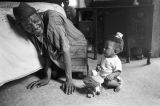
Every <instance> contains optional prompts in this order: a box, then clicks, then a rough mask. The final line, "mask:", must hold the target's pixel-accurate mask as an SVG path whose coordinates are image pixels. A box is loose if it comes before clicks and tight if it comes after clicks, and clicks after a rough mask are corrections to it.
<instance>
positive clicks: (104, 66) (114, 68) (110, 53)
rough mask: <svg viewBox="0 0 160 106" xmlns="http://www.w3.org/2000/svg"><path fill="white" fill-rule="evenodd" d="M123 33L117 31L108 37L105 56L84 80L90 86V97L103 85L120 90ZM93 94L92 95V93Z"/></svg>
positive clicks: (97, 92) (98, 91) (116, 90)
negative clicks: (120, 56) (120, 57)
mask: <svg viewBox="0 0 160 106" xmlns="http://www.w3.org/2000/svg"><path fill="white" fill-rule="evenodd" d="M122 37H123V34H122V33H120V32H117V33H116V34H115V35H114V36H113V37H111V38H109V39H107V40H106V41H105V45H104V51H103V56H102V57H101V60H100V62H99V63H98V65H97V67H96V69H94V70H92V71H91V76H88V77H86V78H85V79H84V80H83V82H84V84H85V85H86V86H87V88H88V94H87V96H88V97H92V96H93V97H94V95H95V94H97V95H99V94H100V92H101V85H102V84H103V85H104V86H105V87H107V88H110V87H111V88H113V89H114V91H115V92H118V91H119V90H120V88H121V86H122V80H121V78H120V74H121V71H122V63H121V60H120V59H119V57H118V55H117V54H118V53H120V52H122V51H123V45H124V42H123V39H122ZM90 94H91V95H92V96H91V95H90Z"/></svg>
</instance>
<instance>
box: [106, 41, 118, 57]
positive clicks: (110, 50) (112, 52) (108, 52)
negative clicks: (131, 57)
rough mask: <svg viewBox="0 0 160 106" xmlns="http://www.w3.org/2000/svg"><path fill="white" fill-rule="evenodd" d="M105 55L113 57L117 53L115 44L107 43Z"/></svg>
mask: <svg viewBox="0 0 160 106" xmlns="http://www.w3.org/2000/svg"><path fill="white" fill-rule="evenodd" d="M103 53H104V56H105V57H113V56H114V55H115V54H116V53H115V42H113V41H106V42H105V47H104V50H103Z"/></svg>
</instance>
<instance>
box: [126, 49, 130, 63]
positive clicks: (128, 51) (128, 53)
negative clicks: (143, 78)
mask: <svg viewBox="0 0 160 106" xmlns="http://www.w3.org/2000/svg"><path fill="white" fill-rule="evenodd" d="M130 57H131V53H130V48H129V47H128V49H127V58H126V63H130Z"/></svg>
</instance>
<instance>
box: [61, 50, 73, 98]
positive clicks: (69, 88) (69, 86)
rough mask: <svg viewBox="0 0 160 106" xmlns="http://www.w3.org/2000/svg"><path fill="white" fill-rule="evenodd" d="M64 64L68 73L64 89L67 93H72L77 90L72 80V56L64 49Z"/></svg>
mask: <svg viewBox="0 0 160 106" xmlns="http://www.w3.org/2000/svg"><path fill="white" fill-rule="evenodd" d="M63 56H64V65H65V74H66V83H64V84H63V85H62V89H63V90H64V92H65V93H66V94H68V95H69V94H72V93H73V92H74V90H75V86H74V85H73V82H72V66H71V65H72V64H71V56H70V52H69V50H68V51H64V54H63Z"/></svg>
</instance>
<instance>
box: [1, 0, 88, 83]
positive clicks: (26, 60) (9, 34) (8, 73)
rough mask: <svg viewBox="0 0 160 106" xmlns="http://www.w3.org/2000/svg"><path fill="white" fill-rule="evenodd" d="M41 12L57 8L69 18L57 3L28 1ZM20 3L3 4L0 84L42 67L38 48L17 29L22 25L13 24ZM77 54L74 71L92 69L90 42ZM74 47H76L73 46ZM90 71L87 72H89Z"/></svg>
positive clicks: (74, 56) (79, 49)
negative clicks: (14, 13) (88, 49)
mask: <svg viewBox="0 0 160 106" xmlns="http://www.w3.org/2000/svg"><path fill="white" fill-rule="evenodd" d="M27 3H28V4H29V5H31V6H32V7H34V8H36V9H37V10H38V11H39V12H43V11H45V10H48V9H52V10H56V11H58V12H60V13H61V14H63V15H64V16H65V17H66V14H65V12H64V10H63V8H62V7H61V6H59V5H57V4H54V3H46V2H32V3H31V2H27ZM18 5H19V2H1V3H0V48H1V49H0V85H3V84H5V83H7V82H10V81H13V80H16V79H20V78H22V77H25V76H27V75H30V74H32V73H35V72H37V71H38V70H39V69H41V68H42V66H41V64H40V62H39V59H38V55H37V51H36V48H35V47H34V45H33V44H32V43H31V41H30V40H29V39H27V38H26V37H25V36H26V35H25V34H26V33H24V31H23V30H20V29H19V30H20V31H18V32H17V31H15V30H14V28H17V29H18V26H16V25H15V24H14V22H13V23H12V21H13V19H14V16H13V13H12V8H13V7H16V6H18ZM77 47H78V49H77V50H76V52H75V53H73V56H72V57H73V58H72V63H73V64H72V66H73V70H75V71H76V70H78V71H84V70H88V61H87V45H86V44H82V45H75V49H76V48H77ZM72 49H74V48H72ZM85 72H86V71H85Z"/></svg>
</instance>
